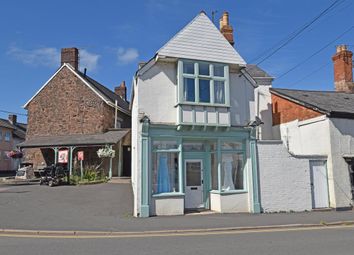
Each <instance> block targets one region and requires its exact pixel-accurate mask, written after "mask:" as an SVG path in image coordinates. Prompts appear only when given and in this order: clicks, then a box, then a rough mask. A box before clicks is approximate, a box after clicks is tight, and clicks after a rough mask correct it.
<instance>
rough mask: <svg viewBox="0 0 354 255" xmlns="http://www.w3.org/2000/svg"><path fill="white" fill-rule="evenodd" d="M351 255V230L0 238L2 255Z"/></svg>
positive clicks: (353, 244) (353, 236)
mask: <svg viewBox="0 0 354 255" xmlns="http://www.w3.org/2000/svg"><path fill="white" fill-rule="evenodd" d="M353 250H354V227H353V226H342V227H336V228H329V229H327V228H322V229H297V230H287V229H284V230H281V231H279V230H274V231H273V230H272V231H268V232H257V231H254V232H244V233H240V232H235V233H233V232H230V233H221V234H211V235H208V234H207V233H206V234H205V235H204V234H203V233H199V234H196V235H187V236H185V235H179V236H174V235H170V236H157V237H151V236H146V237H138V238H137V237H120V238H94V237H93V238H82V239H78V238H58V237H55V238H52V237H51V238H38V237H30V238H21V237H0V254H6V255H15V254H16V255H20V254H24V255H42V254H43V255H47V254H53V255H56V254H58V255H59V254H75V255H91V254H95V255H96V254H100V255H104V254H109V255H113V254H124V255H125V254H127V255H130V254H132V255H142V254H154V255H158V254H169V255H177V254H178V255H183V254H188V255H192V254H203V255H204V254H215V255H216V254H218V255H223V254H225V255H226V254H230V255H231V254H232V255H235V254H237V255H242V254H251V255H258V254H260V255H267V254H269V255H285V254H286V255H300V254H301V255H304V254H305V255H307V254H311V255H352V254H353Z"/></svg>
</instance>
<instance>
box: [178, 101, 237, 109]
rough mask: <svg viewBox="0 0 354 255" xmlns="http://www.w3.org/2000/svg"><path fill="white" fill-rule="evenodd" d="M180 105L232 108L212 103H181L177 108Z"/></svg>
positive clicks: (227, 105)
mask: <svg viewBox="0 0 354 255" xmlns="http://www.w3.org/2000/svg"><path fill="white" fill-rule="evenodd" d="M178 105H192V106H209V107H224V108H230V107H231V106H230V105H229V104H212V103H200V102H199V103H197V102H179V103H177V104H176V105H175V107H177V106H178Z"/></svg>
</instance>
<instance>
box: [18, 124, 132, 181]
mask: <svg viewBox="0 0 354 255" xmlns="http://www.w3.org/2000/svg"><path fill="white" fill-rule="evenodd" d="M18 147H19V149H21V150H24V151H25V155H26V156H25V160H26V161H28V162H32V163H33V164H34V168H35V169H41V168H43V167H45V166H49V165H52V164H56V163H64V164H66V167H67V169H68V170H69V172H70V175H73V174H75V173H77V171H80V170H78V169H80V167H81V166H80V165H81V164H82V166H84V167H93V166H95V167H100V169H102V170H103V174H105V175H106V176H107V177H108V178H112V177H113V176H124V175H125V176H130V171H131V170H130V129H115V130H110V131H108V132H106V133H102V134H88V135H84V134H78V135H67V136H62V135H60V136H41V137H34V138H33V139H29V140H27V141H25V142H23V143H21V144H19V145H18ZM103 147H108V148H110V149H112V150H114V151H115V157H113V158H103V159H102V158H99V157H98V155H97V151H98V150H99V149H101V148H103ZM79 154H81V155H79ZM128 154H129V155H128ZM80 157H83V158H82V159H81V160H80ZM124 158H126V160H124ZM125 161H129V162H125Z"/></svg>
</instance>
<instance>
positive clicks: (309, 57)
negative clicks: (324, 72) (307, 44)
mask: <svg viewBox="0 0 354 255" xmlns="http://www.w3.org/2000/svg"><path fill="white" fill-rule="evenodd" d="M353 28H354V26H351V27H349V29H347V30H345V31H344V32H343V33H341V34H340V35H339V36H337V37H336V38H335V39H334V40H332V41H330V42H329V43H327V44H326V45H324V46H323V47H322V48H320V49H319V50H317V51H316V52H314V53H313V54H311V55H310V56H308V57H307V58H306V59H304V60H303V61H301V62H300V63H298V64H296V65H295V66H293V67H292V68H290V69H289V70H287V71H286V72H284V73H282V74H281V75H279V76H278V77H277V80H279V79H280V78H282V77H284V76H286V75H287V74H288V73H290V72H291V71H293V70H295V69H296V68H298V67H299V66H301V65H302V64H304V63H306V62H307V61H309V60H310V59H311V58H313V57H314V56H316V55H317V54H319V53H320V52H321V51H323V50H325V49H327V48H328V47H329V46H331V45H332V44H333V43H335V42H336V41H337V40H339V39H340V38H342V37H343V36H344V35H346V34H347V33H349V32H350V31H351V30H352V29H353Z"/></svg>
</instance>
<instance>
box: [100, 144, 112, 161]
mask: <svg viewBox="0 0 354 255" xmlns="http://www.w3.org/2000/svg"><path fill="white" fill-rule="evenodd" d="M115 155H116V152H115V151H114V150H113V149H112V148H110V147H109V146H108V145H106V146H105V147H104V148H101V149H99V150H98V151H97V156H98V157H99V158H114V157H115Z"/></svg>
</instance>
